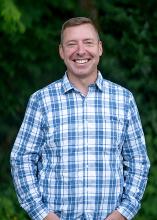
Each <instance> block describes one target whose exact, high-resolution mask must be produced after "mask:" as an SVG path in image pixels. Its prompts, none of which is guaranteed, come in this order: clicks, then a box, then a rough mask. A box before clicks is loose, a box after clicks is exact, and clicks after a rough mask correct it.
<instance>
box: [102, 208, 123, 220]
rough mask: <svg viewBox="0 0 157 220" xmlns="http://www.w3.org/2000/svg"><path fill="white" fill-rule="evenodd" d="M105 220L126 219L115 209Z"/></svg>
mask: <svg viewBox="0 0 157 220" xmlns="http://www.w3.org/2000/svg"><path fill="white" fill-rule="evenodd" d="M105 220H127V219H126V218H125V217H124V216H123V215H122V214H121V213H120V212H118V211H117V210H115V211H113V212H112V213H111V214H110V215H109V216H108V217H107V218H106V219H105Z"/></svg>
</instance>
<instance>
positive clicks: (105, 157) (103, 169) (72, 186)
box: [11, 72, 149, 220]
mask: <svg viewBox="0 0 157 220" xmlns="http://www.w3.org/2000/svg"><path fill="white" fill-rule="evenodd" d="M11 165H12V175H13V179H14V183H15V187H16V191H17V195H18V199H19V202H20V204H21V206H22V207H23V208H24V209H25V210H26V211H27V212H28V214H29V215H30V217H31V218H32V219H34V220H42V219H43V218H44V217H45V216H46V215H47V214H48V213H49V212H51V211H52V212H55V213H56V214H57V215H58V216H59V217H60V219H62V220H68V219H69V220H74V219H86V220H103V219H105V218H106V216H107V215H108V214H110V213H111V212H112V211H113V210H115V209H117V210H118V211H119V212H120V213H121V214H123V215H124V216H125V217H126V218H127V219H132V217H133V216H134V215H135V214H136V213H137V211H138V209H139V207H140V200H141V198H142V195H143V192H144V189H145V186H146V182H147V175H148V170H149V159H148V157H147V152H146V148H145V140H144V135H143V131H142V127H141V122H140V119H139V115H138V111H137V107H136V104H135V101H134V98H133V96H132V94H131V93H130V92H129V91H128V90H127V89H124V88H122V87H121V86H118V85H116V84H114V83H112V82H110V81H107V80H104V79H103V78H102V76H101V74H100V72H99V73H98V78H97V81H96V83H95V84H92V85H90V86H89V91H88V94H87V96H86V97H84V96H83V95H82V94H81V93H80V92H79V91H78V90H77V89H76V88H74V87H73V86H72V85H71V84H70V82H69V80H68V77H67V75H66V74H65V76H64V77H63V79H61V80H58V81H56V82H54V83H52V84H50V85H48V86H47V87H45V88H43V89H41V90H39V91H37V92H36V93H34V94H33V95H32V96H31V98H30V100H29V103H28V107H27V110H26V114H25V117H24V121H23V123H22V126H21V128H20V130H19V133H18V135H17V138H16V141H15V144H14V147H13V150H12V153H11Z"/></svg>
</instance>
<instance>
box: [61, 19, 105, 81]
mask: <svg viewBox="0 0 157 220" xmlns="http://www.w3.org/2000/svg"><path fill="white" fill-rule="evenodd" d="M59 53H60V56H61V58H62V59H63V60H64V63H65V65H66V67H67V72H68V75H69V76H71V77H73V78H74V77H75V79H76V80H77V79H78V78H80V77H83V78H87V77H91V78H94V77H95V78H96V76H97V65H98V63H99V59H100V56H101V55H102V44H101V41H100V39H99V34H98V31H97V29H96V26H95V25H94V23H93V21H92V20H91V19H89V18H84V17H77V18H71V19H70V20H68V21H66V22H65V23H64V24H63V26H62V31H61V43H60V47H59Z"/></svg>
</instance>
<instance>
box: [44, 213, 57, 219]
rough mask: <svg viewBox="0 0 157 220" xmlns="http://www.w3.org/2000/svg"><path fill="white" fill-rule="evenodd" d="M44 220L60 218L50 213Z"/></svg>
mask: <svg viewBox="0 0 157 220" xmlns="http://www.w3.org/2000/svg"><path fill="white" fill-rule="evenodd" d="M44 220H59V218H58V216H57V215H56V214H55V213H53V212H50V213H49V214H48V215H47V216H46V217H45V218H44Z"/></svg>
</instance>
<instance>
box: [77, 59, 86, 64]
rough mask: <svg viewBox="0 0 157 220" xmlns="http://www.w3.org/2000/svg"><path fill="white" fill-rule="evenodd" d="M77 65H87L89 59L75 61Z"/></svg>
mask: <svg viewBox="0 0 157 220" xmlns="http://www.w3.org/2000/svg"><path fill="white" fill-rule="evenodd" d="M75 62H76V63H79V64H84V63H87V62H88V59H82V60H75Z"/></svg>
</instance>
